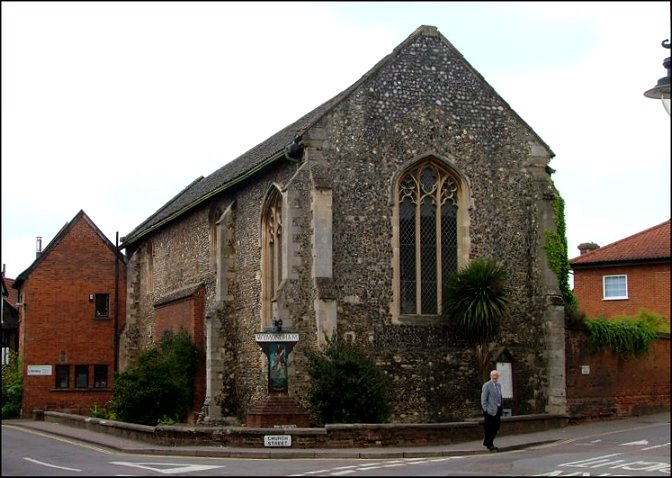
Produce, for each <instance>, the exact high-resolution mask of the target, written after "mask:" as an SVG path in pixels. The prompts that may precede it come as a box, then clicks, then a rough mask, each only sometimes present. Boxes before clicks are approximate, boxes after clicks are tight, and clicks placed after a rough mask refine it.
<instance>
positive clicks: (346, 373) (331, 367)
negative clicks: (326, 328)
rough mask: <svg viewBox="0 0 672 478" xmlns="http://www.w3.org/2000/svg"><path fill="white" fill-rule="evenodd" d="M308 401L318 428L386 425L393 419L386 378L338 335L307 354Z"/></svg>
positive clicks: (354, 346)
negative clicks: (320, 349)
mask: <svg viewBox="0 0 672 478" xmlns="http://www.w3.org/2000/svg"><path fill="white" fill-rule="evenodd" d="M306 357H307V359H308V373H309V375H310V377H311V378H312V382H311V386H310V388H309V390H308V401H309V402H310V408H311V413H312V415H313V420H314V421H315V422H316V423H315V425H317V426H321V425H324V424H326V423H384V422H386V421H387V420H388V419H389V416H390V404H389V398H388V390H387V384H386V380H385V375H384V374H383V373H382V372H381V370H380V369H379V368H378V367H377V366H376V364H375V363H374V362H373V360H371V359H370V358H369V357H368V356H367V355H366V354H365V353H364V352H363V351H362V350H361V349H360V348H359V347H358V346H357V345H355V344H354V343H351V342H346V341H344V340H342V339H341V338H339V337H338V336H336V334H334V335H333V336H331V337H327V343H326V347H325V348H324V350H323V351H319V350H315V349H310V350H308V351H307V353H306Z"/></svg>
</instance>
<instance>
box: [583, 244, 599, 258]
mask: <svg viewBox="0 0 672 478" xmlns="http://www.w3.org/2000/svg"><path fill="white" fill-rule="evenodd" d="M599 248H600V246H598V245H597V244H595V243H594V242H582V243H581V244H579V245H578V249H579V251H580V252H581V255H584V254H586V253H587V252H590V251H594V250H595V249H599Z"/></svg>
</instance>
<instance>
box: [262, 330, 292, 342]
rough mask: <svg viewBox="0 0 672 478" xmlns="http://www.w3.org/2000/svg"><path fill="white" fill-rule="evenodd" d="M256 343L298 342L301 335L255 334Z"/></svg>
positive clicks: (279, 333) (280, 333)
mask: <svg viewBox="0 0 672 478" xmlns="http://www.w3.org/2000/svg"><path fill="white" fill-rule="evenodd" d="M254 340H255V341H256V342H298V341H299V334H294V333H282V332H276V333H261V334H254Z"/></svg>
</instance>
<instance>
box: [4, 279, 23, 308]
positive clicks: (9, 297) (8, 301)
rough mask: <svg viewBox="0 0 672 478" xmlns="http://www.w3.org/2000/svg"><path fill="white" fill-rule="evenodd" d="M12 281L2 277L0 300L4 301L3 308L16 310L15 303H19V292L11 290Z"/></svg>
mask: <svg viewBox="0 0 672 478" xmlns="http://www.w3.org/2000/svg"><path fill="white" fill-rule="evenodd" d="M13 285H14V279H10V278H9V277H4V276H3V277H2V298H3V300H4V301H5V306H7V305H9V306H10V307H12V308H13V309H16V303H17V302H18V301H19V291H18V290H16V289H13V288H12V286H13Z"/></svg>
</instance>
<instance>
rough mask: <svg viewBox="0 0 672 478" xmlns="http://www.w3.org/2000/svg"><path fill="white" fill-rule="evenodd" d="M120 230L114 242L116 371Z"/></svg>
mask: <svg viewBox="0 0 672 478" xmlns="http://www.w3.org/2000/svg"><path fill="white" fill-rule="evenodd" d="M118 328H119V231H117V237H116V239H115V244H114V371H115V372H116V371H117V370H118V369H119V334H118V332H117V329H118Z"/></svg>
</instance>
